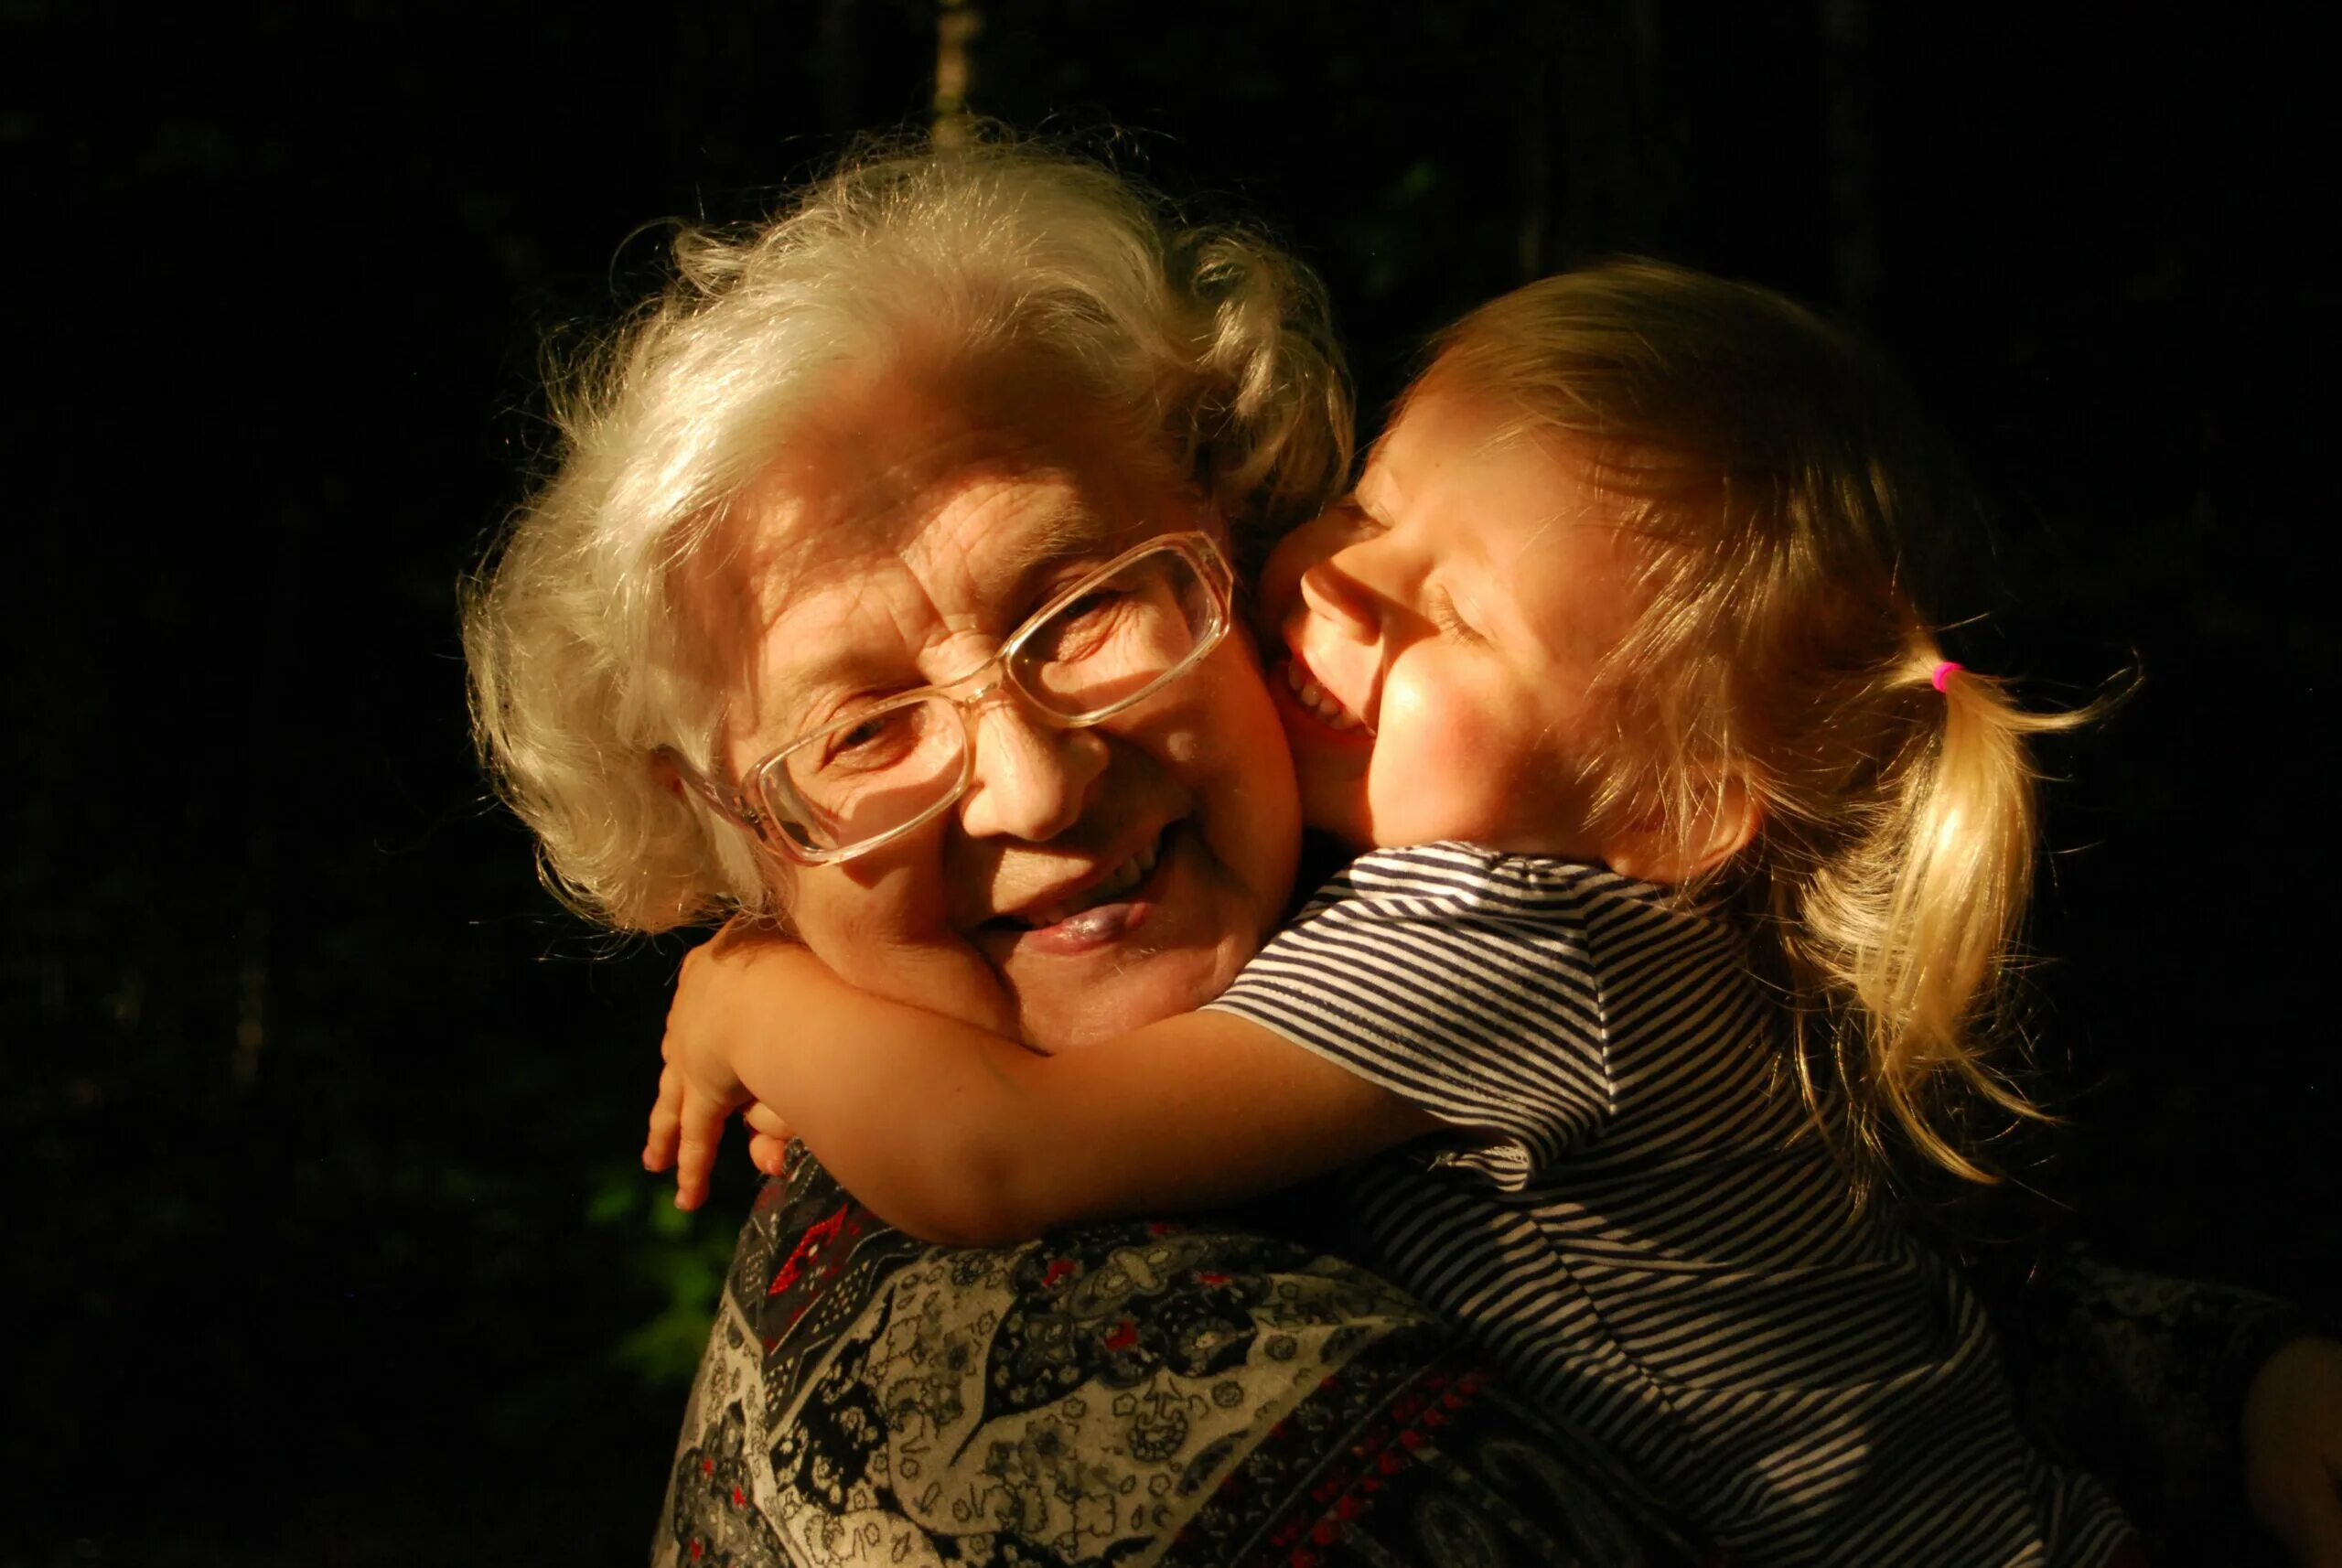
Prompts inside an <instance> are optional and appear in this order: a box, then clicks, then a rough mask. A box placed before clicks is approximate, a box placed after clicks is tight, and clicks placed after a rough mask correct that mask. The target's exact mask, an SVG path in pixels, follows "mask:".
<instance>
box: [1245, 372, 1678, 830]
mask: <svg viewBox="0 0 2342 1568" xmlns="http://www.w3.org/2000/svg"><path fill="white" fill-rule="evenodd" d="M1499 417H1500V416H1499V412H1498V411H1497V410H1496V409H1494V408H1493V407H1491V406H1489V405H1488V404H1486V403H1482V402H1481V401H1480V400H1478V399H1477V398H1475V397H1473V396H1471V395H1470V394H1467V393H1459V392H1451V391H1447V390H1445V389H1434V390H1430V391H1425V392H1418V393H1417V394H1415V395H1414V396H1413V397H1412V398H1411V399H1410V400H1409V401H1408V402H1407V403H1406V404H1405V406H1404V408H1403V410H1402V413H1401V414H1400V416H1399V418H1398V419H1397V421H1396V422H1394V424H1392V425H1391V429H1390V430H1389V431H1387V432H1386V433H1385V434H1384V435H1383V437H1382V439H1381V441H1380V443H1378V444H1377V446H1375V448H1374V451H1373V453H1372V455H1371V456H1370V458H1369V459H1368V462H1367V467H1366V471H1365V473H1364V474H1363V476H1362V477H1361V478H1360V479H1359V485H1358V488H1357V489H1356V490H1355V491H1354V492H1353V493H1352V494H1351V495H1350V496H1349V497H1348V498H1346V499H1344V500H1343V501H1341V502H1340V503H1339V504H1338V505H1337V506H1335V507H1333V508H1332V509H1330V510H1328V511H1327V513H1326V514H1325V515H1323V516H1321V517H1320V518H1318V519H1317V520H1316V521H1314V522H1312V523H1310V524H1308V525H1307V526H1305V527H1304V528H1303V529H1301V530H1299V531H1298V532H1295V534H1294V535H1293V536H1292V537H1291V538H1289V539H1288V540H1287V541H1286V542H1284V544H1283V545H1282V546H1280V547H1279V549H1278V551H1277V553H1276V555H1275V557H1274V558H1273V560H1272V562H1271V564H1270V569H1269V571H1268V573H1267V574H1266V576H1265V579H1264V583H1263V596H1264V599H1265V600H1266V601H1267V603H1266V606H1265V607H1266V609H1267V611H1268V613H1269V615H1270V616H1271V617H1272V618H1273V624H1274V627H1275V635H1276V637H1277V639H1278V640H1280V641H1281V642H1282V643H1283V644H1284V653H1285V656H1286V657H1285V660H1284V668H1283V670H1282V671H1278V672H1276V678H1273V684H1274V685H1275V686H1277V687H1278V688H1279V691H1280V712H1281V715H1282V716H1283V718H1284V723H1285V728H1286V732H1287V734H1288V735H1289V736H1291V738H1292V742H1293V746H1294V757H1295V768H1296V770H1297V772H1298V774H1299V776H1300V780H1301V789H1302V800H1303V807H1304V811H1305V813H1306V815H1307V818H1308V821H1309V822H1310V824H1311V825H1312V826H1314V827H1318V828H1322V829H1325V830H1326V831H1327V832H1333V833H1336V834H1338V836H1340V837H1341V838H1343V839H1344V840H1345V841H1346V842H1348V843H1351V844H1353V845H1354V846H1366V845H1380V846H1393V845H1402V844H1410V843H1429V842H1433V841H1435V840H1440V839H1463V840H1468V841H1470V842H1473V843H1482V844H1487V845H1489V846H1492V847H1495V848H1499V849H1507V850H1513V851H1517V852H1520V853H1526V854H1553V855H1563V856H1570V857H1575V858H1582V859H1594V858H1598V856H1599V852H1600V850H1601V847H1602V846H1601V844H1600V843H1598V841H1597V838H1596V834H1595V830H1594V827H1593V825H1592V823H1591V821H1590V818H1591V801H1592V793H1593V791H1592V788H1591V781H1590V778H1589V774H1590V772H1591V766H1590V765H1591V764H1592V763H1593V762H1594V761H1595V759H1596V757H1597V755H1598V749H1599V747H1600V746H1601V745H1602V742H1603V738H1604V733H1605V713H1606V708H1605V704H1604V703H1602V701H1601V699H1600V696H1599V692H1598V680H1597V677H1598V675H1599V673H1600V671H1601V667H1602V663H1603V660H1604V659H1605V658H1606V656H1607V655H1608V653H1609V652H1610V650H1612V649H1613V648H1615V647H1616V646H1617V643H1618V641H1619V639H1620V638H1622V637H1623V636H1624V635H1625V633H1626V631H1627V629H1628V626H1629V624H1630V620H1631V598H1632V572H1631V563H1630V560H1629V556H1628V544H1627V542H1626V541H1625V539H1624V537H1623V535H1622V533H1621V532H1620V531H1619V530H1618V529H1617V527H1616V526H1615V524H1614V522H1613V521H1612V514H1611V512H1610V510H1609V509H1608V507H1607V505H1606V500H1605V499H1604V498H1603V497H1601V496H1600V495H1599V494H1598V493H1597V492H1595V490H1594V489H1593V488H1592V487H1591V486H1590V485H1589V484H1588V482H1587V480H1586V478H1585V473H1584V470H1583V467H1581V465H1580V464H1579V463H1578V462H1577V461H1575V460H1574V456H1573V455H1572V454H1570V453H1569V452H1568V451H1567V450H1566V449H1564V448H1563V447H1562V446H1559V445H1558V444H1555V443H1551V442H1544V441H1538V440H1533V439H1526V438H1517V439H1509V440H1506V441H1503V442H1499V443H1495V444H1493V445H1492V444H1491V437H1492V435H1495V434H1496V432H1497V431H1498V429H1499V424H1498V421H1499Z"/></svg>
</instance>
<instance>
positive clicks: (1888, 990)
mask: <svg viewBox="0 0 2342 1568" xmlns="http://www.w3.org/2000/svg"><path fill="white" fill-rule="evenodd" d="M1880 684H1881V686H1882V687H1883V688H1884V689H1883V690H1879V691H1878V692H1877V693H1876V695H1877V697H1878V698H1879V699H1880V700H1879V703H1878V708H1879V709H1883V710H1885V711H1884V712H1876V711H1875V716H1876V717H1877V718H1879V719H1880V720H1882V721H1884V722H1883V723H1882V724H1881V725H1879V731H1880V732H1891V731H1893V730H1895V729H1900V730H1902V732H1903V738H1902V740H1901V743H1900V744H1899V745H1891V746H1888V747H1886V748H1885V761H1884V765H1883V766H1881V767H1880V768H1878V770H1877V771H1876V773H1875V775H1874V776H1873V777H1872V779H1869V780H1868V781H1866V783H1867V787H1864V786H1862V785H1857V786H1856V787H1855V788H1854V789H1851V790H1842V791H1833V792H1832V798H1831V799H1829V800H1826V801H1824V800H1815V801H1812V802H1811V804H1813V805H1816V806H1821V807H1823V808H1824V809H1825V810H1826V811H1827V812H1828V814H1829V816H1830V817H1832V818H1835V819H1836V821H1837V822H1838V823H1840V824H1842V831H1840V832H1832V831H1829V828H1828V826H1827V825H1826V823H1824V822H1813V823H1810V824H1809V825H1808V828H1807V831H1804V832H1798V831H1795V830H1794V829H1792V830H1791V831H1790V832H1786V833H1784V834H1782V835H1780V836H1781V839H1782V841H1784V842H1782V843H1780V844H1778V845H1777V846H1776V847H1777V848H1778V849H1780V850H1783V851H1786V853H1776V854H1767V855H1765V856H1764V857H1763V858H1764V859H1765V860H1766V861H1767V862H1769V865H1767V867H1766V872H1767V875H1765V876H1764V878H1763V880H1764V882H1765V883H1766V884H1767V885H1768V886H1769V889H1770V893H1771V897H1770V899H1769V902H1771V903H1772V904H1773V906H1774V908H1773V911H1772V912H1773V913H1774V914H1775V915H1776V916H1777V917H1778V918H1779V919H1780V924H1779V926H1778V928H1777V929H1778V930H1780V932H1781V933H1782V937H1783V943H1782V945H1783V948H1784V950H1785V952H1786V954H1787V956H1788V958H1789V966H1790V971H1791V976H1790V980H1791V987H1792V990H1793V992H1794V993H1796V994H1797V997H1798V1000H1799V1021H1800V1029H1799V1034H1800V1036H1801V1037H1800V1039H1799V1047H1800V1048H1799V1050H1798V1052H1797V1054H1796V1058H1795V1060H1796V1066H1797V1070H1798V1073H1799V1080H1800V1083H1801V1085H1802V1087H1803V1089H1804V1090H1805V1093H1806V1096H1807V1098H1808V1100H1809V1101H1810V1102H1811V1103H1813V1104H1814V1105H1815V1106H1816V1107H1817V1108H1825V1107H1831V1106H1832V1102H1833V1101H1834V1102H1835V1104H1834V1109H1835V1110H1836V1111H1837V1112H1838V1114H1837V1115H1836V1116H1834V1117H1830V1118H1828V1119H1827V1120H1828V1122H1832V1123H1834V1124H1835V1128H1836V1130H1837V1131H1838V1132H1839V1133H1841V1134H1842V1136H1843V1137H1844V1138H1845V1139H1846V1140H1848V1141H1849V1142H1851V1144H1852V1145H1853V1148H1852V1150H1851V1152H1852V1153H1853V1154H1854V1155H1858V1156H1860V1157H1861V1160H1860V1163H1862V1164H1864V1165H1876V1164H1880V1163H1883V1162H1884V1159H1885V1155H1886V1152H1887V1150H1888V1149H1889V1148H1890V1147H1891V1146H1892V1144H1893V1143H1894V1142H1895V1140H1896V1137H1897V1136H1898V1135H1899V1137H1900V1138H1901V1139H1902V1140H1905V1141H1907V1144H1909V1145H1910V1146H1911V1147H1913V1148H1915V1149H1916V1150H1917V1151H1918V1153H1919V1154H1921V1155H1924V1156H1925V1157H1926V1158H1927V1159H1928V1160H1929V1161H1930V1162H1932V1163H1933V1164H1935V1165H1940V1166H1941V1167H1943V1168H1944V1169H1946V1170H1948V1171H1950V1172H1951V1173H1952V1174H1953V1175H1955V1176H1961V1177H1963V1178H1965V1179H1967V1180H1970V1181H1976V1182H1990V1181H1993V1180H1995V1179H1997V1177H1996V1174H1995V1173H1994V1172H1993V1169H1992V1168H1991V1167H1990V1166H1989V1165H1987V1164H1986V1163H1984V1162H1983V1161H1982V1158H1981V1157H1980V1155H1979V1154H1978V1152H1977V1150H1976V1145H1977V1144H1979V1143H1980V1142H1981V1141H1982V1139H1981V1138H1980V1137H1979V1135H1978V1133H1977V1132H1976V1130H1975V1128H1974V1127H1973V1126H1972V1122H1974V1121H1975V1119H1976V1116H1977V1114H1978V1113H1979V1112H1984V1113H1986V1114H1990V1113H1992V1112H1998V1113H1999V1114H2000V1115H2001V1116H2003V1117H2005V1118H2006V1119H2007V1120H2008V1121H2010V1122H2023V1121H2046V1120H2049V1119H2050V1118H2049V1116H2048V1114H2047V1112H2044V1111H2043V1110H2041V1109H2040V1107H2039V1106H2037V1105H2036V1103H2035V1102H2034V1101H2033V1100H2032V1098H2031V1097H2030V1096H2028V1095H2027V1093H2026V1092H2025V1090H2024V1088H2023V1087H2022V1086H2021V1085H2020V1084H2019V1083H2018V1082H2017V1081H2016V1080H2015V1079H2013V1078H2012V1077H2011V1076H2010V1074H2009V1073H2008V1072H2007V1071H2006V1070H2004V1069H2003V1068H2002V1067H2000V1066H1999V1065H1997V1064H1996V1063H1995V1062H1994V1060H1993V1056H1994V1054H1995V1049H1996V1047H1998V1046H1999V1045H2000V1044H2001V1037H2002V1036H2004V1035H2005V1034H2006V1033H2008V1032H2009V1031H2008V1029H2007V1026H2006V1025H2007V1020H2006V1016H2005V1015H2006V1012H2007V1002H2008V983H2009V981H2010V978H2011V976H2012V973H2013V972H2014V968H2015V965H2016V948H2017V939H2018V936H2019V934H2020V932H2021V931H2022V929H2023V927H2024V923H2025V906H2026V903H2027V901H2028V900H2029V898H2030V897H2031V893H2032V887H2033V872H2034V855H2035V836H2036V809H2035V786H2036V782H2037V781H2038V777H2039V776H2038V775H2037V774H2036V771H2035V770H2034V768H2033V766H2032V763H2031V761H2030V759H2029V757H2028V756H2027V752H2026V741H2027V739H2028V737H2030V736H2036V735H2040V734H2045V733H2049V732H2053V731H2058V730H2066V729H2071V728H2074V727H2076V726H2078V725H2082V724H2085V723H2087V722H2089V721H2090V719H2092V718H2095V717H2097V716H2098V715H2099V714H2100V713H2101V712H2102V711H2103V709H2104V707H2105V705H2106V704H2105V702H2104V701H2101V702H2100V703H2091V704H2089V705H2088V706H2086V707H2084V708H2081V709H2079V710H2076V711H2073V712H2069V713H2053V714H2038V713H2030V712H2027V711H2026V710H2025V709H2024V708H2021V707H2019V706H2018V705H2017V704H2016V703H2014V701H2013V700H2012V699H2011V698H2010V696H2009V694H2008V692H2007V690H2006V688H2005V687H2004V685H2003V683H2002V682H1998V681H1995V680H1993V679H1992V678H1991V677H1989V676H1983V675H1977V674H1973V673H1971V672H1970V671H1966V670H1963V669H1962V668H1961V666H1959V665H1957V664H1950V663H1947V662H1945V661H1943V660H1941V658H1940V657H1939V655H1936V654H1935V653H1934V652H1933V650H1931V649H1930V650H1915V656H1913V657H1909V658H1907V659H1906V660H1898V662H1897V666H1896V670H1895V671H1893V673H1892V674H1890V675H1888V676H1886V677H1885V680H1884V681H1882V682H1881V683H1880ZM1897 719H1900V720H1901V721H1902V722H1901V723H1900V724H1897V723H1896V720H1897ZM1780 803H1781V804H1783V805H1791V810H1792V811H1794V810H1795V807H1794V805H1792V803H1791V802H1789V801H1787V800H1783V801H1781V802H1780ZM1800 814H1801V813H1800ZM1815 829H1820V830H1821V831H1818V832H1817V831H1813V830H1815ZM1800 851H1802V852H1803V853H1800ZM1817 1058H1822V1059H1820V1060H1817ZM1824 1072H1827V1073H1828V1074H1829V1077H1830V1079H1833V1080H1834V1083H1832V1082H1826V1081H1824V1079H1823V1078H1822V1076H1821V1075H1822V1074H1823V1073H1824Z"/></svg>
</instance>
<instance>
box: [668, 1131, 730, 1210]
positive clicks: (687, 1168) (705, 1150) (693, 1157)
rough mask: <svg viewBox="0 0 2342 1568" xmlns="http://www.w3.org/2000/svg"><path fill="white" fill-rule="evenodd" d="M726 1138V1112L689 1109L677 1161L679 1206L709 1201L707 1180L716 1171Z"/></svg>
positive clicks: (676, 1189)
mask: <svg viewBox="0 0 2342 1568" xmlns="http://www.w3.org/2000/svg"><path fill="white" fill-rule="evenodd" d="M723 1138H724V1112H722V1111H720V1110H718V1111H715V1112H713V1113H710V1112H708V1111H706V1110H704V1109H703V1108H700V1107H691V1108H688V1110H687V1112H686V1114H685V1115H684V1116H683V1119H682V1133H681V1136H680V1139H679V1141H678V1144H677V1154H676V1159H675V1207H676V1208H698V1207H699V1206H700V1205H701V1204H703V1203H704V1202H706V1201H707V1178H708V1176H709V1175H710V1174H711V1173H713V1172H714V1169H715V1150H716V1146H717V1145H718V1144H720V1143H721V1142H722V1141H723Z"/></svg>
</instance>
